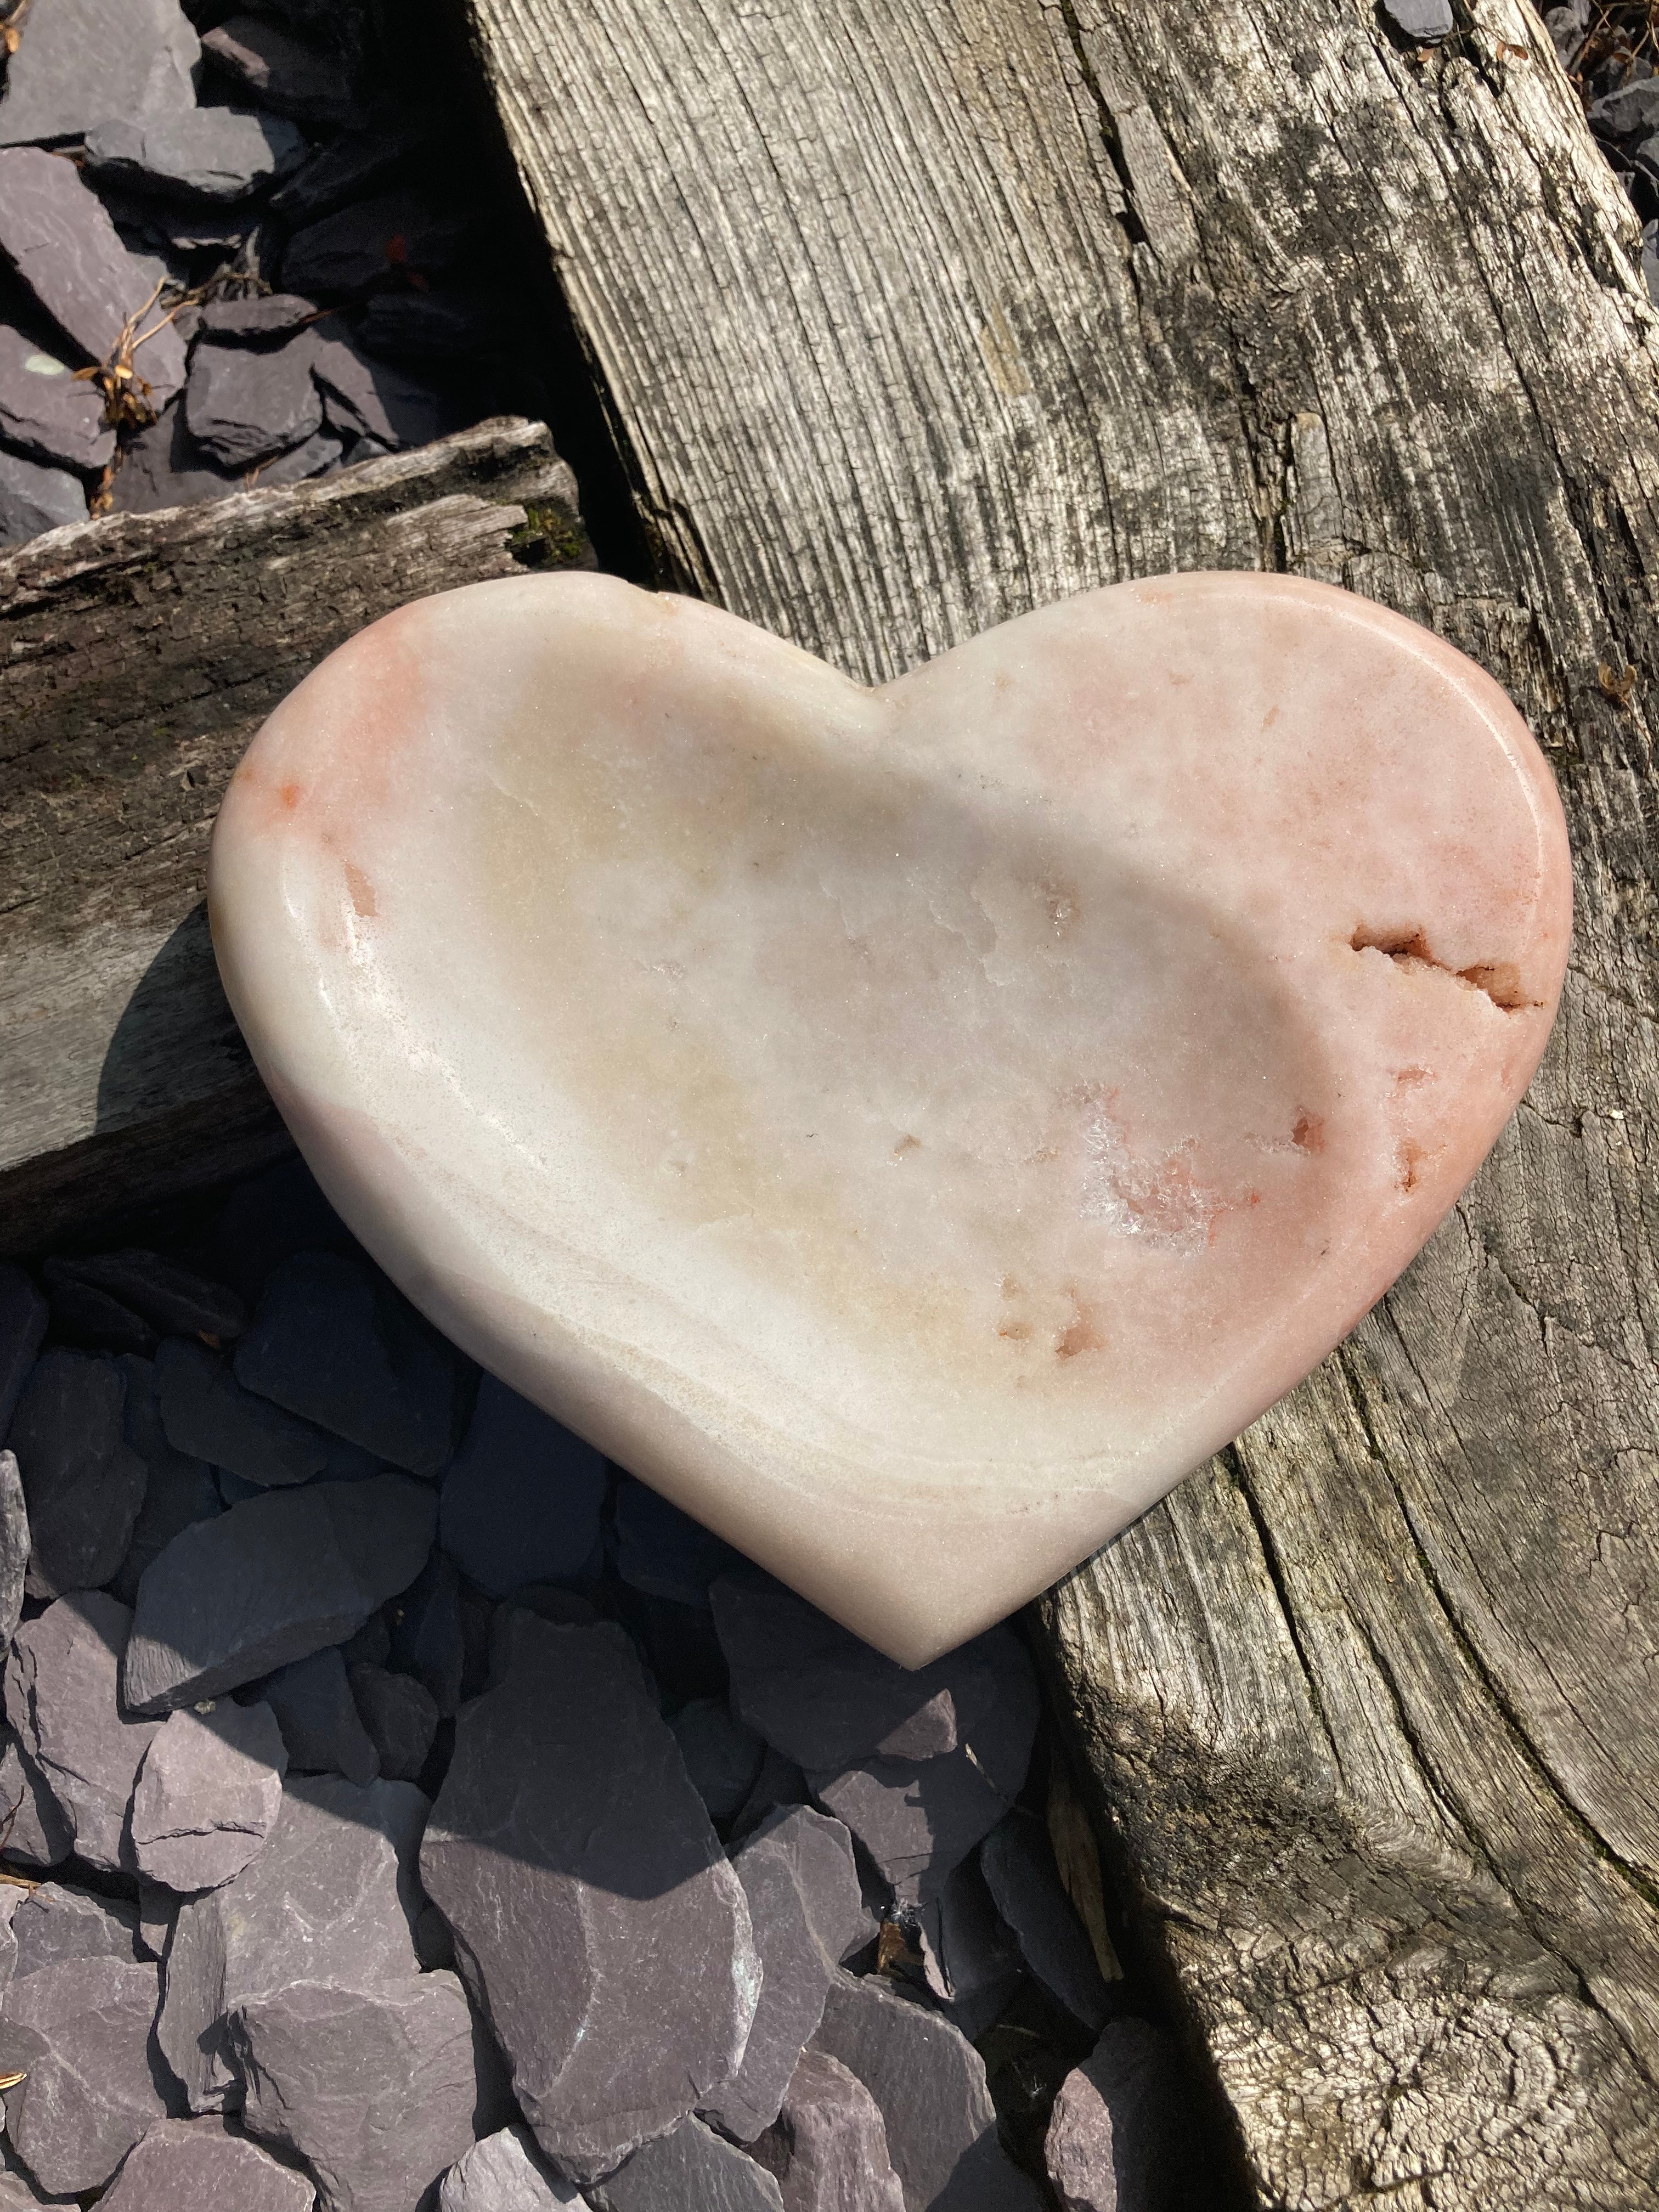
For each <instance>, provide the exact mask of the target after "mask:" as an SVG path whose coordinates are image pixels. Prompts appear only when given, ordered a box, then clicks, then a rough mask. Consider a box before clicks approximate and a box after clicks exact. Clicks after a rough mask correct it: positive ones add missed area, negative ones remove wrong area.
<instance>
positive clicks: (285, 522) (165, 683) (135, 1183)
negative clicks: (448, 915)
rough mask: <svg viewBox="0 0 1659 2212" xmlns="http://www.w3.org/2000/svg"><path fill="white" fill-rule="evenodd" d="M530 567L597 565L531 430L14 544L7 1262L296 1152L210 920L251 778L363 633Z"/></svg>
mask: <svg viewBox="0 0 1659 2212" xmlns="http://www.w3.org/2000/svg"><path fill="white" fill-rule="evenodd" d="M526 559H531V560H551V561H554V562H562V563H567V564H568V563H570V562H584V561H585V562H591V560H592V556H591V554H590V553H588V551H587V548H586V539H585V538H584V537H583V535H582V532H581V530H580V525H579V523H578V521H577V520H576V492H575V484H574V479H573V478H572V477H571V474H570V471H569V470H568V468H567V467H566V466H565V465H564V464H563V462H562V461H561V460H560V459H558V457H557V456H556V454H555V453H554V452H553V450H552V447H551V445H550V442H549V439H548V434H547V432H546V431H545V430H544V428H540V427H539V426H538V425H533V424H531V423H526V422H507V421H501V422H490V423H484V424H481V425H480V426H479V427H478V428H477V429H473V430H468V431H465V432H463V433H461V434H460V435H459V436H456V437H453V438H447V439H445V440H443V441H441V443H439V444H437V445H435V446H429V447H425V448H423V449H422V451H420V452H418V453H404V454H398V455H397V456H394V457H393V458H392V459H386V460H380V461H374V462H369V463H367V464H365V465H362V466H361V467H358V468H355V469H348V470H345V471H342V472H341V473H340V474H339V475H338V476H336V477H330V478H327V479H326V480H325V481H323V482H321V483H312V484H302V485H300V486H298V487H297V488H295V489H292V490H272V491H259V490H254V491H251V492H246V493H242V494H240V495H238V496H237V497H235V498H233V499H228V500H219V501H214V502H212V503H211V504H209V505H206V506H202V507H181V508H173V509H171V510H169V511H168V512H167V513H161V514H146V515H111V516H107V517H106V518H104V519H103V520H99V521H96V522H88V523H87V524H85V525H83V526H79V527H76V528H74V529H70V530H60V531H54V532H52V533H51V534H50V536H48V537H46V538H37V539H35V540H34V541H33V543H32V544H27V545H25V546H21V547H20V548H18V549H16V550H15V551H13V552H11V553H9V554H8V553H0V854H3V860H0V1250H9V1251H16V1250H25V1249H28V1247H29V1246H31V1245H32V1244H33V1243H35V1242H36V1241H37V1240H38V1239H39V1238H40V1237H42V1236H43V1235H45V1234H46V1233H48V1232H50V1233H52V1234H60V1233H62V1231H64V1229H65V1228H67V1227H69V1226H70V1225H71V1224H72V1223H73V1222H74V1221H75V1220H76V1219H84V1218H88V1217H90V1216H92V1215H94V1214H96V1213H97V1212H100V1211H102V1210H104V1209H105V1208H107V1207H112V1206H117V1205H120V1206H128V1205H132V1204H135V1203H141V1202H143V1201H144V1200H149V1199H152V1198H157V1197H161V1196H164V1195H168V1194H172V1193H173V1192H176V1191H179V1190H181V1189H185V1188H190V1187H191V1186H192V1185H196V1184H200V1183H203V1182H211V1181H213V1180H214V1179H216V1177H218V1176H223V1175H227V1174H229V1173H231V1172H234V1170H238V1169H240V1168H243V1167H246V1166H249V1165H251V1164H253V1163H254V1162H255V1161H256V1160H258V1158H261V1157H264V1156H265V1155H266V1154H268V1153H270V1152H271V1151H273V1150H274V1149H276V1148H277V1147H279V1146H281V1145H282V1143H283V1141H284V1140H283V1136H282V1133H281V1129H280V1125H279V1124H278V1123H277V1121H276V1115H275V1113H274V1110H273V1109H272V1108H271V1105H270V1101H269V1099H268V1098H267V1097H266V1096H265V1092H264V1085H262V1084H261V1083H260V1082H259V1079H258V1076H257V1075H256V1074H255V1073H254V1072H253V1068H252V1063H251V1061H250V1060H249V1059H248V1056H247V1054H246V1049H245V1048H244V1047H243V1045H242V1042H241V1040H240V1036H239V1035H238V1034H237V1030H236V1025H235V1023H234V1020H233V1019H232V1018H231V1013H230V1009H229V1007H228V1006H227V1005H226V1003H225V1000H224V996H223V994H222V992H221V990H220V988H219V983H218V977H217V974H216V970H215V968H214V964H213V953H212V948H211V945H210V943H209V939H208V933H207V922H206V916H205V913H204V909H203V907H202V898H203V877H204V866H205V863H206V859H207V842H208V835H209V832H210V829H211V828H212V826H213V817H214V814H215V812H216V810H217V807H218V804H219V796H220V793H222V790H223V789H224V786H225V781H226V779H227V777H228V775H229V773H230V771H231V769H233V768H234V766H235V763H236V762H237V760H238V759H239V757H240V755H241V751H242V749H243V747H244V746H245V745H246V743H247V741H248V739H249V738H251V737H252V734H253V732H254V731H255V730H256V729H257V728H258V726H259V724H260V722H261V721H262V720H264V717H265V715H266V714H269V713H270V709H271V708H273V707H274V706H275V705H276V702H277V701H278V700H279V699H280V698H281V697H282V696H283V693H284V692H285V691H287V690H289V689H291V687H292V686H293V685H294V684H296V683H297V682H298V681H299V679H300V678H301V676H303V675H304V674H305V673H306V671H307V669H309V668H310V667H312V666H313V665H314V663H315V662H317V661H318V660H319V659H321V658H322V656H323V655H324V654H325V653H327V652H329V651H330V650H331V648H332V647H335V646H336V645H337V644H339V643H340V641H342V640H343V638H346V637H348V636H349V635H350V634H351V632H352V631H353V630H355V629H359V628H360V627H361V626H362V624H363V623H366V622H369V621H372V620H373V619H374V617H375V616H377V615H380V614H384V613H386V611H387V610H388V609H389V608H392V607H394V606H396V605H398V604H399V603H400V602H401V601H403V600H404V599H413V598H416V597H418V596H419V595H420V594H421V593H422V592H435V591H441V590H444V589H446V588H447V587H448V586H451V585H454V584H465V583H471V582H473V581H474V580H477V578H480V577H484V576H498V575H502V574H512V573H513V570H514V566H515V563H516V562H520V561H522V560H526Z"/></svg>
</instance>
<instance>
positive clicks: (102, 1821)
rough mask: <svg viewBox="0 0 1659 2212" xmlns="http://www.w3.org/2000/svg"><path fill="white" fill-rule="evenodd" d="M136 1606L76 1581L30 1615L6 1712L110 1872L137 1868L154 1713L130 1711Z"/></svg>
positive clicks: (9, 1676)
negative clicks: (123, 1671) (140, 1777)
mask: <svg viewBox="0 0 1659 2212" xmlns="http://www.w3.org/2000/svg"><path fill="white" fill-rule="evenodd" d="M131 1621H132V1615H131V1613H129V1612H128V1610H127V1608H126V1607H125V1606H124V1605H123V1604H122V1603H121V1602H120V1601H119V1599H118V1598H112V1597H111V1596H109V1595H108V1594H107V1593H106V1592H105V1591H103V1590H76V1592H74V1593H73V1595H70V1596H69V1597H60V1598H59V1599H58V1601H57V1603H56V1604H54V1605H49V1606H48V1607H46V1611H45V1612H44V1613H41V1614H40V1616H39V1618H38V1619H36V1620H26V1621H25V1622H24V1623H23V1626H21V1628H20V1629H19V1630H18V1632H17V1633H16V1635H15V1637H14V1638H13V1639H12V1646H11V1650H10V1653H9V1656H8V1657H7V1660H6V1718H7V1719H8V1720H9V1722H10V1723H11V1725H12V1727H13V1729H15V1731H16V1735H17V1740H18V1742H19V1745H20V1746H21V1749H22V1752H23V1754H24V1756H25V1758H27V1759H29V1760H31V1761H32V1762H33V1765H34V1767H35V1768H36V1770H37V1771H38V1772H39V1774H40V1779H41V1780H42V1782H44V1783H45V1784H46V1788H47V1789H48V1790H51V1792H52V1796H53V1797H54V1798H55V1799H56V1801H57V1803H58V1809H59V1810H60V1811H61V1812H62V1813H63V1814H64V1818H65V1819H66V1820H68V1822H69V1824H70V1827H71V1828H72V1829H73V1830H74V1832H75V1848H76V1850H77V1851H78V1852H79V1853H80V1855H81V1857H82V1858H83V1859H86V1860H87V1861H88V1862H89V1863H90V1864H92V1865H93V1866H95V1867H100V1868H102V1869H104V1871H105V1872H106V1873H109V1874H114V1873H118V1872H125V1873H131V1871H132V1860H131V1849H130V1846H129V1845H128V1844H127V1842H126V1838H125V1829H126V1811H127V1805H128V1803H129V1802H130V1800H131V1796H132V1785H133V1783H134V1781H135V1780H136V1779H137V1773H138V1769H139V1766H140V1765H142V1763H143V1756H144V1753H146V1752H147V1751H148V1750H149V1744H150V1739H151V1737H152V1736H153V1735H155V1729H156V1723H155V1722H154V1721H148V1720H139V1719H136V1718H133V1717H129V1716H128V1714H127V1713H126V1712H125V1711H124V1709H123V1708H122V1706H121V1705H120V1703H119V1699H118V1682H119V1676H120V1667H121V1654H122V1650H123V1649H124V1647H125V1644H126V1641H127V1634H128V1630H129V1628H130V1626H131Z"/></svg>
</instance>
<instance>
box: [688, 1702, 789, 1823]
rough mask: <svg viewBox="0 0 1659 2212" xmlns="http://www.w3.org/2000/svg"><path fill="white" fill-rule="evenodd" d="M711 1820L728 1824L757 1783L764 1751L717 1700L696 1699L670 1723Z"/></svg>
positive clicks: (755, 1737)
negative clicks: (724, 1821)
mask: <svg viewBox="0 0 1659 2212" xmlns="http://www.w3.org/2000/svg"><path fill="white" fill-rule="evenodd" d="M668 1725H669V1727H670V1728H671V1729H673V1731H674V1741H675V1742H676V1743H677V1744H678V1746H679V1747H680V1757H681V1758H682V1759H684V1761H685V1771H686V1772H687V1773H688V1774H689V1775H690V1778H691V1786H692V1788H693V1789H694V1790H696V1793H697V1795H698V1796H699V1797H701V1798H702V1802H703V1803H704V1804H705V1805H706V1806H707V1807H708V1817H709V1819H710V1820H730V1819H731V1818H732V1814H734V1813H736V1812H737V1811H738V1810H739V1809H740V1808H741V1807H742V1806H743V1805H744V1803H745V1802H747V1800H748V1797H749V1794H750V1790H753V1788H754V1786H755V1784H756V1782H757V1780H758V1779H759V1777H760V1771H761V1767H762V1765H763V1763H764V1761H765V1759H766V1746H765V1745H764V1744H763V1742H762V1741H761V1740H760V1738H759V1737H758V1736H757V1735H756V1734H755V1731H754V1730H753V1729H751V1728H745V1727H744V1724H743V1723H742V1722H741V1721H738V1720H733V1719H732V1715H731V1712H730V1711H729V1710H728V1708H727V1707H726V1705H724V1704H722V1703H721V1701H720V1699H718V1698H694V1699H692V1701H691V1703H690V1705H682V1706H681V1707H680V1709H679V1711H678V1712H677V1713H676V1714H675V1715H674V1717H673V1718H672V1719H671V1721H670V1722H669V1723H668Z"/></svg>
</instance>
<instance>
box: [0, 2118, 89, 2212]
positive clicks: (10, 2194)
mask: <svg viewBox="0 0 1659 2212" xmlns="http://www.w3.org/2000/svg"><path fill="white" fill-rule="evenodd" d="M80 2203H81V2199H80V2198H79V2197H59V2196H57V2195H55V2194H52V2193H51V2192H49V2191H46V2190H44V2189H42V2188H40V2186H39V2185H37V2184H36V2182H35V2180H34V2178H33V2175H32V2174H31V2173H30V2172H29V2171H28V2168H27V2166H25V2165H24V2164H23V2161H22V2160H21V2158H19V2157H18V2155H17V2153H16V2151H15V2149H14V2148H12V2146H11V2144H10V2143H9V2142H7V2140H6V2138H5V2136H3V2135H0V2212H35V2207H36V2206H37V2205H39V2204H67V2205H71V2206H74V2207H76V2208H78V2207H79V2205H80Z"/></svg>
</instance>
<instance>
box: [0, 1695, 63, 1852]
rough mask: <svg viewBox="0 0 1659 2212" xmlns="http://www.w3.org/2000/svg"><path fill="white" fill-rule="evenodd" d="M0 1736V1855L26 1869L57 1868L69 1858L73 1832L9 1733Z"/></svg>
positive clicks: (34, 1769) (6, 1731)
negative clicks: (61, 1860)
mask: <svg viewBox="0 0 1659 2212" xmlns="http://www.w3.org/2000/svg"><path fill="white" fill-rule="evenodd" d="M0 1733H3V1739H4V1743H3V1749H0V1857H5V1858H7V1859H11V1860H15V1861H16V1862H17V1863H20V1864H21V1865H23V1866H27V1867H35V1868H42V1867H53V1866H56V1865H57V1864H58V1861H59V1860H60V1859H66V1858H67V1857H69V1855H70V1850H71V1848H72V1846H73V1844H74V1842H75V1830H74V1828H73V1827H72V1826H70V1822H69V1820H67V1819H66V1818H65V1816H64V1812H63V1808H61V1807H60V1806H59V1804H58V1800H57V1799H56V1798H55V1797H54V1796H52V1792H51V1790H48V1789H47V1787H46V1784H45V1783H44V1782H43V1781H42V1779H41V1778H40V1770H39V1768H38V1767H37V1766H36V1765H34V1762H33V1759H25V1758H24V1757H23V1754H22V1753H21V1751H20V1750H19V1749H18V1746H17V1739H16V1737H15V1735H13V1734H12V1732H11V1730H10V1729H5V1730H4V1731H3V1732H0Z"/></svg>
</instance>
